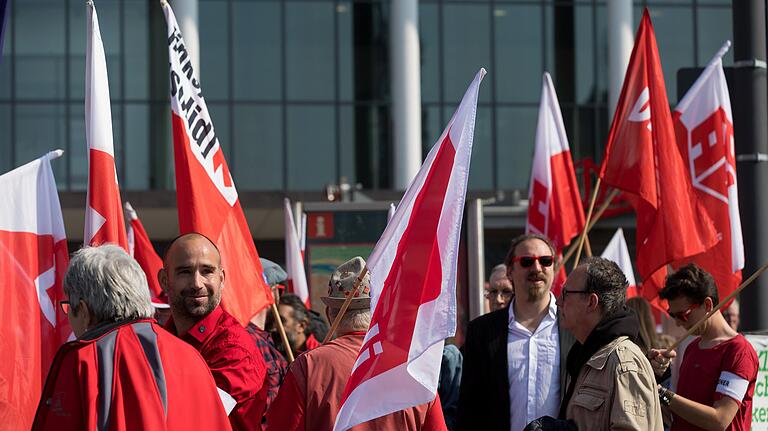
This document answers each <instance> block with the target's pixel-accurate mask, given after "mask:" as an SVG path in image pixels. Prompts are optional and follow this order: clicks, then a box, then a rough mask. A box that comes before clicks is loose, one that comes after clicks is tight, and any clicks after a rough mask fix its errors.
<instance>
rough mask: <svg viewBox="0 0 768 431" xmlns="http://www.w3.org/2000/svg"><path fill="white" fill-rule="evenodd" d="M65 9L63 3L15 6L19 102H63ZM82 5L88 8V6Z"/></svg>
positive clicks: (41, 1) (55, 0)
mask: <svg viewBox="0 0 768 431" xmlns="http://www.w3.org/2000/svg"><path fill="white" fill-rule="evenodd" d="M65 5H66V3H64V2H62V1H61V0H34V1H32V0H28V1H17V2H14V4H13V7H14V8H15V12H14V14H15V19H16V23H15V24H16V29H15V30H16V58H14V61H13V63H14V64H15V67H16V96H17V97H18V98H20V99H63V98H64V85H65V82H64V76H65V74H64V67H65V63H64V60H65V58H64V53H65V49H64V48H65V46H64V41H65V40H66V38H65V35H64V22H65V13H64V12H65V9H64V7H65ZM80 5H81V7H83V8H85V3H80ZM82 28H85V27H82ZM40 29H45V31H41V30H40ZM83 77H84V75H83Z"/></svg>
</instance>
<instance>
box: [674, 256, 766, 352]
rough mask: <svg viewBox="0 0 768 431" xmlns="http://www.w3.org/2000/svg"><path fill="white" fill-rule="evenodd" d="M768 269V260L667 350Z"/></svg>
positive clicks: (678, 343)
mask: <svg viewBox="0 0 768 431" xmlns="http://www.w3.org/2000/svg"><path fill="white" fill-rule="evenodd" d="M766 269H768V262H765V263H764V264H763V266H761V267H760V268H758V269H757V271H755V273H754V274H752V276H751V277H749V278H748V279H747V280H746V281H744V282H743V283H741V285H740V286H739V287H738V288H736V290H734V291H733V292H731V294H730V295H728V296H726V297H725V299H723V300H722V301H720V303H719V304H717V305H716V306H715V308H713V309H712V311H710V312H709V313H707V315H706V316H704V318H703V319H701V320H700V321H698V322H697V323H696V324H695V325H693V326H692V327H691V329H689V330H688V332H686V333H685V335H683V336H682V337H680V338H679V339H678V340H677V341H675V344H673V345H672V346H671V347H669V348H668V349H667V352H671V351H672V350H675V349H676V348H677V346H679V345H680V343H682V342H683V341H684V340H685V339H686V338H688V337H689V336H690V335H693V333H694V332H696V330H697V329H699V326H701V325H703V324H704V322H706V321H707V320H708V319H709V318H710V317H712V315H713V314H715V313H716V312H718V311H720V309H721V308H723V306H725V304H727V303H728V301H730V300H731V299H733V298H734V297H735V296H736V295H738V294H739V293H740V292H741V291H742V290H744V288H745V287H747V286H749V285H750V284H752V282H753V281H755V280H756V279H757V277H759V276H760V274H762V273H763V271H765V270H766Z"/></svg>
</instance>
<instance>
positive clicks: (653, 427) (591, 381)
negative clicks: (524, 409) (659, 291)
mask: <svg viewBox="0 0 768 431" xmlns="http://www.w3.org/2000/svg"><path fill="white" fill-rule="evenodd" d="M626 289H627V279H626V277H625V276H624V274H623V273H622V271H621V269H619V267H618V265H616V264H615V263H614V262H611V261H609V260H606V259H602V258H589V259H587V260H585V261H584V263H582V264H581V265H579V267H578V268H576V269H575V270H574V271H573V272H571V274H570V275H569V276H568V281H567V282H566V284H565V286H564V287H563V290H562V293H561V295H560V297H559V298H558V300H557V305H558V307H559V308H560V324H561V325H562V326H563V327H564V328H565V329H567V330H569V331H570V332H571V333H572V334H573V335H574V337H576V340H578V343H576V344H575V345H574V346H573V348H572V349H571V351H570V353H569V354H568V359H567V362H566V368H567V371H568V377H567V379H566V384H565V385H564V388H567V389H566V394H565V397H564V399H563V403H562V405H561V406H560V414H559V420H558V419H553V418H540V419H538V420H537V421H534V422H532V423H531V424H529V426H528V427H527V428H526V430H550V429H579V430H650V431H661V430H662V429H663V424H662V420H661V407H660V403H659V398H658V393H657V389H656V380H655V378H654V374H653V370H652V369H651V365H650V363H649V362H648V360H647V359H646V358H645V355H643V352H642V351H641V350H640V348H639V347H637V345H636V344H635V343H634V342H633V341H632V340H633V339H636V338H637V333H638V328H639V323H638V320H637V317H636V316H635V315H634V314H633V313H632V312H630V311H629V310H628V309H627V308H626V307H625V305H624V304H625V300H626V298H625V293H626Z"/></svg>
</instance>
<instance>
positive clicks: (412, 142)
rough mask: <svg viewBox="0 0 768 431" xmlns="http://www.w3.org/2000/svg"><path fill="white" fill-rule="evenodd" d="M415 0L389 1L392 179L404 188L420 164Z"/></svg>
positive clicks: (418, 73) (416, 5)
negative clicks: (392, 136)
mask: <svg viewBox="0 0 768 431" xmlns="http://www.w3.org/2000/svg"><path fill="white" fill-rule="evenodd" d="M418 3H419V2H418V0H392V11H391V15H390V55H391V59H392V61H391V73H392V123H393V130H394V144H395V146H394V149H395V152H394V154H395V163H394V181H393V184H394V186H395V189H397V190H405V189H406V188H407V187H408V184H410V182H411V180H412V179H413V178H414V177H415V176H416V173H417V172H419V167H420V166H421V65H420V59H419V4H418Z"/></svg>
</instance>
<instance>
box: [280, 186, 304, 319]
mask: <svg viewBox="0 0 768 431" xmlns="http://www.w3.org/2000/svg"><path fill="white" fill-rule="evenodd" d="M283 206H284V213H285V271H286V272H287V273H288V280H287V283H288V286H286V287H287V289H288V291H289V292H291V293H294V294H296V295H297V296H298V297H299V298H301V300H302V301H303V302H304V304H306V305H307V307H309V306H310V301H309V287H308V286H307V273H306V271H305V270H304V257H303V254H302V250H301V242H300V241H299V235H298V234H297V232H296V223H294V221H293V211H291V201H290V200H288V198H286V199H285V200H284V201H283Z"/></svg>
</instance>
